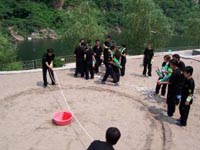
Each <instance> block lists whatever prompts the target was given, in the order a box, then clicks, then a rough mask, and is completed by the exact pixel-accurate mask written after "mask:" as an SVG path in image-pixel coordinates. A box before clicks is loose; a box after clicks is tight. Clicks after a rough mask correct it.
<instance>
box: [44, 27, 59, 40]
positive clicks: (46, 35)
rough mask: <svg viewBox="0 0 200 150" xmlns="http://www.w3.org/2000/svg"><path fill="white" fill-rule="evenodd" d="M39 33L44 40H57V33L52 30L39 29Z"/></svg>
mask: <svg viewBox="0 0 200 150" xmlns="http://www.w3.org/2000/svg"><path fill="white" fill-rule="evenodd" d="M40 33H41V34H42V36H43V37H44V38H48V39H57V37H58V36H57V33H56V32H55V31H54V30H53V29H49V28H47V29H41V30H40Z"/></svg>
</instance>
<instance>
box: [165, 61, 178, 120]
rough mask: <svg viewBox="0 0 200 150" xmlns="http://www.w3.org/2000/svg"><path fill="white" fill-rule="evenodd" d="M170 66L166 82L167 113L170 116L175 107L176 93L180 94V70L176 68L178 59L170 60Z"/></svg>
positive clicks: (176, 102) (176, 101)
mask: <svg viewBox="0 0 200 150" xmlns="http://www.w3.org/2000/svg"><path fill="white" fill-rule="evenodd" d="M169 63H170V67H171V68H172V70H173V72H172V75H171V77H170V78H169V82H168V93H167V114H168V116H169V117H172V116H173V114H174V112H175V107H176V105H177V104H178V98H177V97H178V95H180V94H181V93H180V77H181V70H180V69H179V68H178V61H177V60H175V59H172V60H170V62H169Z"/></svg>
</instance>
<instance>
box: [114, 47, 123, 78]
mask: <svg viewBox="0 0 200 150" xmlns="http://www.w3.org/2000/svg"><path fill="white" fill-rule="evenodd" d="M113 57H114V58H116V59H117V60H118V61H119V62H120V60H121V53H120V51H119V50H118V49H116V51H115V52H114V55H113ZM113 71H114V73H115V76H116V79H117V82H119V80H120V68H119V66H116V64H114V65H113Z"/></svg>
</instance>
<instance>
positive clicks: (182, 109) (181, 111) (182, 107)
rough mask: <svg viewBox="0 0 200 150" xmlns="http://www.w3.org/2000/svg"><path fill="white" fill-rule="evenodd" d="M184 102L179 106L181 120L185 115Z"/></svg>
mask: <svg viewBox="0 0 200 150" xmlns="http://www.w3.org/2000/svg"><path fill="white" fill-rule="evenodd" d="M184 105H185V104H184V102H183V101H181V103H180V105H179V113H180V120H182V117H183V113H184Z"/></svg>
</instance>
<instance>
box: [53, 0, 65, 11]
mask: <svg viewBox="0 0 200 150" xmlns="http://www.w3.org/2000/svg"><path fill="white" fill-rule="evenodd" d="M64 2H65V1H64V0H52V5H53V8H55V9H57V10H61V9H62V7H63V5H64Z"/></svg>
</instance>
